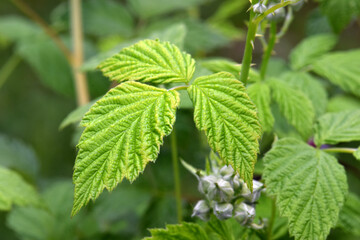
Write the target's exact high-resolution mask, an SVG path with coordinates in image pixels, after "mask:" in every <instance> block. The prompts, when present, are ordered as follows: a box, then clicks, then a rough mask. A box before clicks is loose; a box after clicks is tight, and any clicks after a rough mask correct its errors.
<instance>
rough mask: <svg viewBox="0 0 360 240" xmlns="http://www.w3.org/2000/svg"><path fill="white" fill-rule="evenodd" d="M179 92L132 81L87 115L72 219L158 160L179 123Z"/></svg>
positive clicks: (108, 96)
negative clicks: (161, 150)
mask: <svg viewBox="0 0 360 240" xmlns="http://www.w3.org/2000/svg"><path fill="white" fill-rule="evenodd" d="M178 104H179V96H178V93H177V92H176V91H167V90H165V89H161V88H156V87H152V86H148V85H145V84H142V83H138V82H126V83H122V84H120V85H119V86H117V87H115V88H113V89H111V90H110V91H109V92H108V93H107V94H106V95H105V96H104V97H103V98H102V99H100V100H99V101H97V102H96V103H95V104H94V105H93V106H92V107H91V108H90V111H89V112H88V113H87V114H86V115H85V116H84V118H83V120H82V122H81V125H83V126H84V127H86V128H85V130H84V132H83V134H82V136H81V139H80V143H79V144H78V148H79V152H78V155H77V158H76V162H75V170H74V175H73V181H74V183H75V199H74V206H73V212H72V215H74V214H76V213H77V212H78V211H79V210H80V208H81V207H82V206H84V205H85V204H87V203H88V202H89V200H90V199H96V198H97V197H98V196H99V195H100V193H101V192H102V190H103V189H104V188H106V189H108V190H110V191H111V190H112V189H114V188H115V187H116V185H117V184H118V183H119V182H121V180H122V179H123V178H124V177H125V178H127V179H129V180H130V181H133V180H135V178H136V177H137V176H138V175H139V174H140V173H141V172H143V170H144V168H145V166H146V164H147V163H148V162H153V161H155V160H156V158H157V155H158V153H159V150H160V145H161V144H162V142H163V137H164V136H166V135H169V134H170V133H171V131H172V127H173V124H174V121H175V112H176V108H177V106H178Z"/></svg>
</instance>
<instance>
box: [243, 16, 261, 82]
mask: <svg viewBox="0 0 360 240" xmlns="http://www.w3.org/2000/svg"><path fill="white" fill-rule="evenodd" d="M253 18H254V13H253V12H250V21H249V29H248V32H247V36H246V44H245V52H244V56H243V59H242V63H241V72H240V81H241V82H243V83H244V85H245V86H246V83H247V80H248V77H249V71H250V66H251V61H252V53H253V45H254V40H255V35H256V30H257V27H258V23H256V22H255V21H253Z"/></svg>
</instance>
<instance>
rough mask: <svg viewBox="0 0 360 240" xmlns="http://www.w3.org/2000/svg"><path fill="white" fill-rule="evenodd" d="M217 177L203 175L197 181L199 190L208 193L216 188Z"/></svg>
mask: <svg viewBox="0 0 360 240" xmlns="http://www.w3.org/2000/svg"><path fill="white" fill-rule="evenodd" d="M218 179H219V178H217V177H215V176H214V175H209V176H204V177H202V178H200V181H199V191H200V192H201V193H203V194H209V193H212V192H214V191H215V190H216V186H215V182H216V181H217V180H218Z"/></svg>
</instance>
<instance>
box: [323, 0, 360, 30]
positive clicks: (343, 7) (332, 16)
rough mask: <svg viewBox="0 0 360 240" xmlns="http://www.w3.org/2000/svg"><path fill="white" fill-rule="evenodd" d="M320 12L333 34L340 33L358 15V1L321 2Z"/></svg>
mask: <svg viewBox="0 0 360 240" xmlns="http://www.w3.org/2000/svg"><path fill="white" fill-rule="evenodd" d="M321 10H322V11H323V13H324V14H325V15H326V16H327V17H328V20H329V22H330V24H331V26H332V27H333V29H334V31H335V32H340V31H341V30H342V29H343V28H344V27H346V26H347V25H348V24H349V23H350V21H351V20H352V19H353V18H354V17H355V16H359V15H360V2H359V1H358V0H341V1H339V0H321Z"/></svg>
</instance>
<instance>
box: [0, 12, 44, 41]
mask: <svg viewBox="0 0 360 240" xmlns="http://www.w3.org/2000/svg"><path fill="white" fill-rule="evenodd" d="M38 33H41V29H40V28H39V27H38V26H36V24H34V23H33V22H30V21H29V20H28V19H25V18H22V17H17V16H5V17H1V18H0V35H1V37H0V38H1V39H4V40H5V41H8V42H13V41H20V40H25V39H27V38H29V37H32V36H33V35H36V34H38Z"/></svg>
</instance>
